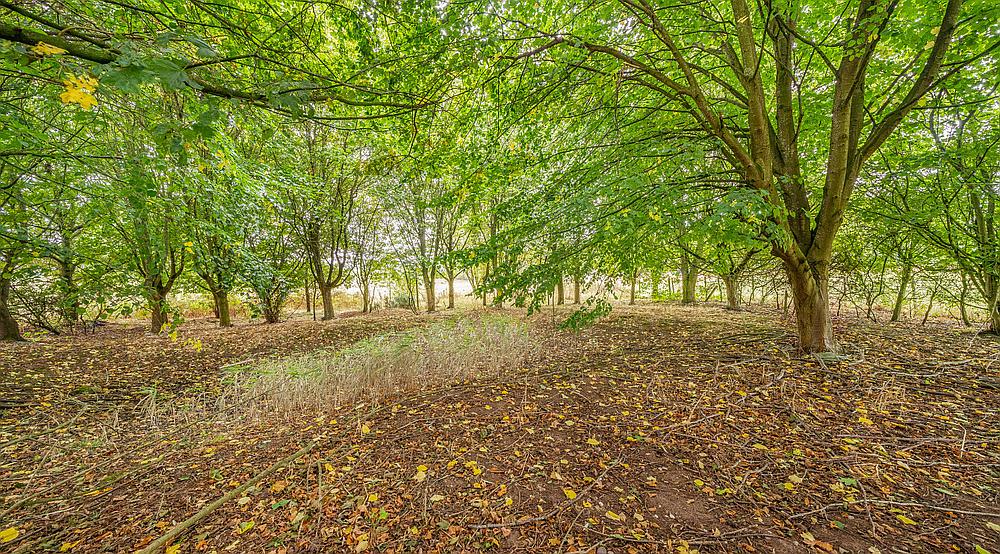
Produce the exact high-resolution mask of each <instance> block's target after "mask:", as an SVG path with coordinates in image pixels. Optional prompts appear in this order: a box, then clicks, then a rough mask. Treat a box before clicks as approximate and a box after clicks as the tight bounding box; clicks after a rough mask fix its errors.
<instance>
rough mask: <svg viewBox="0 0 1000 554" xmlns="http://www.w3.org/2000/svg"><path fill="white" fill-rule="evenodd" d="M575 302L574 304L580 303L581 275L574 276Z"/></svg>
mask: <svg viewBox="0 0 1000 554" xmlns="http://www.w3.org/2000/svg"><path fill="white" fill-rule="evenodd" d="M573 303H574V304H579V303H580V276H579V275H574V276H573Z"/></svg>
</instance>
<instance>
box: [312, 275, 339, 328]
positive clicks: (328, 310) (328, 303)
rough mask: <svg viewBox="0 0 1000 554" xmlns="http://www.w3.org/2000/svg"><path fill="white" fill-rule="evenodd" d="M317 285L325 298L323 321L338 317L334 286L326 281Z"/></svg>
mask: <svg viewBox="0 0 1000 554" xmlns="http://www.w3.org/2000/svg"><path fill="white" fill-rule="evenodd" d="M316 286H317V288H319V292H320V295H321V296H322V298H323V321H327V320H330V319H334V318H336V317H337V313H336V311H335V310H334V309H333V287H331V286H329V285H327V284H324V283H317V284H316Z"/></svg>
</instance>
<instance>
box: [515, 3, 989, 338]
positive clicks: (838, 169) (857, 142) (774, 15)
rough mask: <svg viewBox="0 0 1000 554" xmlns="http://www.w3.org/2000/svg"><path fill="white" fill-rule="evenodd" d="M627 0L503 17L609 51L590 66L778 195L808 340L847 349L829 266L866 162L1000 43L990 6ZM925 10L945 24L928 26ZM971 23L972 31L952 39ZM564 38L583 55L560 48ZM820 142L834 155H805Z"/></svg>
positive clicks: (786, 255)
mask: <svg viewBox="0 0 1000 554" xmlns="http://www.w3.org/2000/svg"><path fill="white" fill-rule="evenodd" d="M620 5H621V10H620V11H615V10H614V8H612V7H604V6H602V9H599V10H593V9H590V8H588V10H587V12H586V13H583V12H580V11H577V10H572V9H569V10H567V6H565V5H558V6H551V7H549V8H548V9H547V10H545V11H544V12H543V13H542V14H537V15H536V14H531V13H527V12H515V13H512V14H510V15H509V16H507V17H506V18H505V21H515V22H516V21H524V22H528V23H526V24H518V23H511V24H509V25H507V27H510V28H517V27H522V28H524V27H527V28H528V31H529V33H528V35H529V36H530V37H531V38H525V39H523V40H524V42H529V43H533V44H532V46H531V47H530V48H529V49H526V50H523V51H522V53H520V54H517V55H515V56H513V57H515V58H524V57H540V56H544V55H548V56H549V57H550V59H552V60H553V61H555V62H558V63H567V64H581V63H585V62H584V60H586V63H590V64H595V63H597V60H601V61H602V62H603V65H601V66H598V67H596V68H592V71H595V72H597V73H599V74H600V73H603V74H615V73H620V74H622V75H623V81H624V82H625V83H627V84H630V85H634V86H636V87H641V88H643V89H645V90H646V91H649V94H654V95H656V96H658V97H659V98H660V99H661V101H662V102H664V103H667V104H669V105H670V106H671V108H672V109H674V110H677V111H679V112H681V113H683V114H685V115H686V116H687V117H689V118H690V121H691V122H692V123H693V124H694V126H695V127H696V128H698V129H700V130H701V132H703V133H704V134H705V135H707V136H709V137H711V138H712V140H713V141H714V148H715V150H716V152H717V156H718V157H719V158H720V159H722V160H724V161H725V162H726V163H728V164H729V165H731V167H733V168H734V169H735V170H736V171H737V172H738V174H739V176H740V181H741V184H740V185H739V186H747V187H752V188H754V189H756V190H759V191H762V192H763V193H764V194H765V195H766V198H767V200H768V201H769V202H770V204H771V205H772V206H773V215H772V216H771V217H772V219H773V221H774V223H775V224H776V225H777V226H778V227H779V228H780V230H781V233H779V234H776V235H773V236H771V237H769V241H770V246H771V252H772V254H774V255H775V256H776V257H777V258H779V259H780V260H781V261H782V263H783V265H784V268H785V273H786V275H787V277H788V281H789V284H790V285H791V288H792V291H793V297H794V302H795V308H796V322H797V327H798V335H799V342H800V346H801V347H802V348H803V349H804V350H807V351H824V350H831V349H835V348H836V342H835V341H834V337H833V327H832V322H831V315H830V302H829V291H828V288H829V268H830V262H831V259H832V253H833V243H834V238H835V237H836V235H837V230H838V229H839V228H840V225H841V223H842V222H843V218H844V212H845V208H846V206H847V202H848V200H849V199H850V197H851V195H852V192H853V189H854V187H855V185H856V183H857V181H858V177H859V175H860V173H861V170H862V168H863V167H864V164H865V163H866V162H867V161H868V160H869V159H870V158H871V157H872V156H873V155H874V154H875V153H876V152H878V150H879V148H880V147H881V146H882V145H883V144H884V143H885V141H886V140H887V139H888V138H889V137H890V136H892V134H893V133H894V131H895V130H896V129H897V128H898V127H899V125H900V123H902V122H903V121H904V120H905V119H906V117H907V116H908V115H909V114H910V112H911V111H912V110H913V109H914V108H915V107H916V106H917V104H918V102H920V101H921V99H922V98H923V97H924V96H925V95H926V94H927V93H928V92H929V91H931V90H934V89H936V88H937V87H939V86H940V84H941V81H942V79H943V78H947V77H949V76H951V75H952V74H954V73H956V72H958V71H959V70H960V69H961V68H963V67H964V66H967V65H968V64H970V63H972V62H973V61H975V60H976V59H978V58H979V57H980V56H981V55H983V53H984V52H985V51H987V50H989V49H992V48H995V47H996V44H993V45H988V46H985V47H984V46H982V45H981V41H980V39H979V38H978V37H977V36H976V34H977V33H976V29H978V28H980V27H981V26H982V25H984V24H986V23H987V21H989V15H988V13H989V12H988V8H987V7H986V6H985V4H983V3H976V2H969V3H968V5H967V7H966V8H965V9H964V10H963V2H962V0H949V1H948V2H947V4H946V5H945V6H943V7H940V6H938V5H933V6H931V5H926V4H923V5H920V6H915V5H912V4H908V5H901V4H897V3H896V2H885V1H879V0H862V1H859V2H852V3H851V4H850V5H849V6H847V9H849V10H851V15H850V17H849V18H847V17H842V16H841V15H840V14H839V10H841V9H842V8H841V7H836V8H834V7H833V6H830V5H829V4H820V5H809V6H806V4H805V3H786V4H781V5H778V4H774V3H770V2H769V3H765V4H763V5H761V6H759V7H760V9H759V10H751V8H750V6H748V5H747V4H746V2H744V1H743V0H733V1H732V2H730V3H729V4H728V5H725V6H716V9H717V11H711V12H710V11H708V10H705V9H704V7H703V6H702V5H701V4H698V3H695V4H687V5H682V6H669V7H667V6H663V7H657V6H654V5H652V4H649V3H648V2H646V1H645V0H637V1H633V0H621V2H620ZM834 10H837V12H836V13H834ZM609 20H611V21H623V22H624V23H623V25H624V29H625V31H624V32H619V31H618V29H619V28H618V27H616V26H609V25H604V24H601V23H599V22H602V21H609ZM535 21H538V22H539V23H538V24H533V23H531V22H535ZM913 21H920V22H924V21H934V22H935V25H936V26H934V25H928V27H931V26H933V27H934V29H933V33H930V34H928V33H927V30H926V28H925V27H924V26H923V25H921V24H914V23H911V22H913ZM960 26H961V27H962V28H964V29H967V30H968V32H967V33H965V34H961V35H958V36H959V38H960V39H961V44H960V48H955V49H953V48H952V43H953V38H954V37H955V36H956V30H957V29H959V27H960ZM539 36H540V37H542V38H541V40H540V41H539V39H538V38H535V37H539ZM819 37H824V38H819ZM927 38H929V40H926V39H927ZM925 43H926V46H925ZM563 49H571V50H572V51H575V52H577V53H578V55H576V56H573V55H566V54H557V53H553V51H557V50H563ZM950 52H953V54H954V55H953V56H952V57H950V58H949V56H948V54H949V53H950ZM816 60H818V62H817V61H816ZM817 65H819V66H821V67H823V68H824V69H825V73H824V74H822V75H817V71H816V69H815V67H816V66H817ZM942 67H946V69H945V71H944V72H943V73H942ZM615 86H618V85H617V84H615ZM768 91H773V92H768ZM825 121H828V122H829V124H828V125H827V124H824V122H825ZM813 149H815V150H816V151H818V152H821V153H822V154H821V157H822V160H820V159H818V158H819V157H820V156H817V159H807V158H805V157H804V156H803V154H804V153H805V152H806V151H807V150H813ZM817 185H819V186H817Z"/></svg>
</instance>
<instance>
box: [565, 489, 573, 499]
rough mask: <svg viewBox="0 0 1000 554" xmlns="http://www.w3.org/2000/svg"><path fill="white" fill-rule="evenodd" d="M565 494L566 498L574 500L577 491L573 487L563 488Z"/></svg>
mask: <svg viewBox="0 0 1000 554" xmlns="http://www.w3.org/2000/svg"><path fill="white" fill-rule="evenodd" d="M563 494H565V495H566V498H568V499H570V500H574V499H575V498H576V492H575V491H574V490H573V489H563Z"/></svg>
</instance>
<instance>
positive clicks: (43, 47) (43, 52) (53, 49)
mask: <svg viewBox="0 0 1000 554" xmlns="http://www.w3.org/2000/svg"><path fill="white" fill-rule="evenodd" d="M31 51H32V52H34V53H36V54H38V55H39V56H58V55H59V54H65V53H66V51H65V50H63V49H62V48H59V47H58V46H52V45H51V44H46V43H44V42H39V43H38V44H36V45H34V46H32V47H31ZM77 542H79V541H77ZM73 544H76V543H73Z"/></svg>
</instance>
